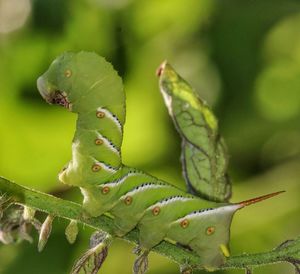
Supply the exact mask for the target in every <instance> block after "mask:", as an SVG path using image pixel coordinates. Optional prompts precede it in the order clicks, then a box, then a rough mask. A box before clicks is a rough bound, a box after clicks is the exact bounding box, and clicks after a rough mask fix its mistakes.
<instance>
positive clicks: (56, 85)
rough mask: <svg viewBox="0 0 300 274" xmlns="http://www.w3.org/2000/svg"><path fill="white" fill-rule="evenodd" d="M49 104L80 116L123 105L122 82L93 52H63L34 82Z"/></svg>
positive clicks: (109, 65)
mask: <svg viewBox="0 0 300 274" xmlns="http://www.w3.org/2000/svg"><path fill="white" fill-rule="evenodd" d="M37 86H38V90H39V92H40V94H41V96H42V97H43V98H44V99H45V100H46V101H47V102H48V103H49V104H55V105H60V106H63V107H65V108H67V109H68V110H70V111H72V112H75V113H81V112H88V111H91V109H97V108H98V107H107V106H115V105H123V104H124V100H125V97H124V92H123V86H122V80H121V78H120V77H119V76H118V74H117V72H116V71H115V70H114V69H113V67H112V65H111V64H110V63H109V62H107V61H106V60H105V59H104V58H103V57H100V56H99V55H97V54H96V53H94V52H85V51H81V52H78V53H74V52H65V53H63V54H62V55H60V56H59V57H57V58H56V59H55V60H54V61H53V63H52V64H51V65H50V67H49V69H48V70H47V71H46V72H45V73H44V74H43V75H42V76H40V77H39V78H38V80H37Z"/></svg>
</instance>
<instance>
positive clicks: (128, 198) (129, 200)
mask: <svg viewBox="0 0 300 274" xmlns="http://www.w3.org/2000/svg"><path fill="white" fill-rule="evenodd" d="M124 203H125V205H130V204H131V203H132V197H131V196H126V198H125V200H124Z"/></svg>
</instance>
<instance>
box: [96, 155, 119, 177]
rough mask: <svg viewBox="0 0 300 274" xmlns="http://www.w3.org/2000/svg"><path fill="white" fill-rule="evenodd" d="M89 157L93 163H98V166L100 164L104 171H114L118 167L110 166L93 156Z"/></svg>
mask: <svg viewBox="0 0 300 274" xmlns="http://www.w3.org/2000/svg"><path fill="white" fill-rule="evenodd" d="M91 158H92V159H93V160H94V162H95V165H99V166H100V167H101V168H102V169H103V170H105V171H108V172H111V173H114V172H116V171H118V170H119V168H115V167H113V166H111V165H109V164H106V163H104V162H101V161H98V160H97V159H95V158H94V157H91Z"/></svg>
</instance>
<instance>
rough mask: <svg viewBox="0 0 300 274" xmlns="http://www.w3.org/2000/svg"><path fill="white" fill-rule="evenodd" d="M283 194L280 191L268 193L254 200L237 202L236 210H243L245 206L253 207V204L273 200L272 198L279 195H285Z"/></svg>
mask: <svg viewBox="0 0 300 274" xmlns="http://www.w3.org/2000/svg"><path fill="white" fill-rule="evenodd" d="M285 192H286V191H285V190H281V191H277V192H273V193H269V194H266V195H263V196H259V197H255V198H252V199H249V200H245V201H242V202H239V203H237V204H236V205H237V206H238V209H241V208H244V207H246V206H249V205H253V204H256V203H259V202H262V201H264V200H267V199H270V198H273V197H275V196H277V195H279V194H282V193H285Z"/></svg>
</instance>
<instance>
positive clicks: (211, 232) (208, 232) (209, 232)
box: [206, 226, 216, 236]
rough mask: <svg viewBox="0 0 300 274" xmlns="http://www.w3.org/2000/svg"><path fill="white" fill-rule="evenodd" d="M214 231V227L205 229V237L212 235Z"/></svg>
mask: <svg viewBox="0 0 300 274" xmlns="http://www.w3.org/2000/svg"><path fill="white" fill-rule="evenodd" d="M215 230H216V228H215V227H214V226H209V227H208V228H207V229H206V235H208V236H209V235H212V234H214V233H215Z"/></svg>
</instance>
